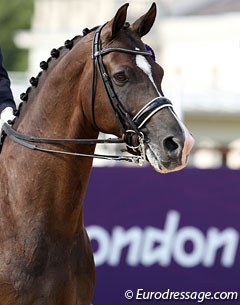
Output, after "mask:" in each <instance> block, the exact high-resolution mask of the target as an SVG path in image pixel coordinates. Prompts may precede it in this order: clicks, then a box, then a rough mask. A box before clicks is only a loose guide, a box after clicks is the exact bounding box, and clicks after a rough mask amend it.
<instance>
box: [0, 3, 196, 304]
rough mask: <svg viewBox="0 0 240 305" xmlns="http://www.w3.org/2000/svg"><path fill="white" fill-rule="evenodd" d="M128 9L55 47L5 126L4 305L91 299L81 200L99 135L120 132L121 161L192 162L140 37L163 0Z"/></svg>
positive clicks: (0, 175)
mask: <svg viewBox="0 0 240 305" xmlns="http://www.w3.org/2000/svg"><path fill="white" fill-rule="evenodd" d="M127 9H128V4H124V5H123V6H121V7H120V8H119V10H118V11H117V13H116V14H115V16H114V17H113V18H112V19H111V20H110V21H108V22H106V23H105V24H104V25H102V26H100V27H95V28H93V29H91V30H88V29H85V30H84V34H83V35H79V36H76V37H75V38H73V39H72V40H68V41H66V43H65V46H64V47H61V48H59V49H53V50H52V52H51V57H50V58H49V60H48V61H46V62H41V64H40V66H41V68H42V71H41V72H40V74H39V75H38V77H35V78H31V79H30V83H31V86H30V87H29V88H28V90H27V92H25V93H24V94H22V95H21V98H22V100H23V103H22V104H21V107H19V109H18V111H17V112H16V116H17V119H16V121H15V122H12V126H10V125H8V124H5V125H4V130H5V133H6V137H5V139H4V143H3V147H2V151H1V154H0V165H1V166H0V187H1V192H0V219H1V222H0V228H1V234H0V261H1V262H0V304H1V305H13V304H14V305H30V304H31V305H90V304H91V302H92V297H93V292H94V285H95V268H94V260H93V253H92V250H91V245H90V241H89V238H88V236H87V233H86V231H85V228H84V221H83V203H84V196H85V193H86V189H87V185H88V180H89V176H90V172H91V167H92V160H93V158H94V157H101V156H99V155H94V149H95V146H96V143H99V142H100V143H101V140H98V134H99V132H103V133H106V134H113V135H115V136H116V137H115V138H111V139H109V140H106V141H107V142H108V143H110V144H111V143H112V142H113V143H116V142H117V143H123V142H124V143H126V147H127V150H129V152H130V153H131V154H130V155H129V157H127V156H125V155H123V156H122V157H121V156H120V157H119V156H117V160H126V161H130V162H133V161H134V162H137V163H142V162H149V163H150V165H151V166H152V167H153V168H154V169H155V170H157V171H158V172H160V173H167V172H173V171H176V170H180V169H182V168H184V167H185V165H186V163H187V158H188V155H189V153H190V150H191V148H192V145H193V138H192V136H191V134H190V133H189V131H188V130H187V128H186V127H185V126H184V125H183V123H182V122H181V121H180V120H179V119H178V117H177V115H176V114H175V112H174V110H173V105H172V103H171V102H170V100H168V99H167V98H166V97H164V95H163V92H162V89H161V82H162V78H163V69H162V67H161V66H160V65H158V64H157V63H156V62H155V61H154V57H153V51H151V50H149V48H147V47H146V46H145V45H144V43H143V41H142V39H141V38H142V37H143V36H144V35H146V34H147V33H148V32H149V31H150V29H151V28H152V25H153V23H154V20H155V17H156V4H155V3H153V4H152V6H151V8H150V9H149V10H148V11H147V13H145V14H144V15H142V16H141V17H140V18H138V19H137V20H136V21H135V22H133V23H131V24H130V23H128V22H126V16H127ZM150 49H151V48H150ZM9 124H10V122H9ZM32 142H34V143H32ZM36 142H37V144H36ZM102 157H103V158H104V157H106V158H110V157H108V156H102Z"/></svg>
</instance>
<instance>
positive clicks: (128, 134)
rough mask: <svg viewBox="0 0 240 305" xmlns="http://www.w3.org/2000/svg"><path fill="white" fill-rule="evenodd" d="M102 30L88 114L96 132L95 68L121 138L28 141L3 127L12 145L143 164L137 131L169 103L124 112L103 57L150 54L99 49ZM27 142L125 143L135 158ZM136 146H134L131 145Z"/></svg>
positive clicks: (164, 100) (141, 137) (141, 139)
mask: <svg viewBox="0 0 240 305" xmlns="http://www.w3.org/2000/svg"><path fill="white" fill-rule="evenodd" d="M103 27H104V25H103V26H100V27H99V28H97V30H96V32H95V35H94V39H93V45H92V63H93V64H92V91H91V112H92V121H93V124H94V127H95V128H96V130H99V129H98V127H97V124H96V121H95V115H94V100H95V92H96V66H97V68H98V72H99V74H100V76H101V79H102V82H103V85H104V88H105V91H106V93H107V96H108V98H109V101H110V104H111V106H112V109H113V111H114V113H115V115H116V118H117V121H118V122H119V125H120V128H121V130H122V133H123V138H112V139H106V140H99V139H97V140H96V139H52V138H37V137H31V136H28V135H24V134H22V133H20V132H17V131H15V130H14V129H13V128H11V127H10V126H9V125H7V124H4V126H3V130H4V132H5V133H6V134H7V136H9V137H10V138H11V139H12V140H13V141H15V142H16V143H18V144H20V145H22V146H25V147H26V148H29V149H32V150H39V151H43V152H48V153H59V154H66V155H74V156H80V157H91V158H99V159H105V160H116V161H128V162H134V163H138V164H139V165H142V164H143V163H144V162H145V160H146V156H145V145H146V143H145V142H146V140H145V137H144V133H143V132H142V131H141V128H142V127H143V126H144V125H145V124H146V123H147V121H148V120H149V119H150V118H151V117H152V116H153V115H154V114H155V113H157V112H158V111H160V110H161V109H163V108H166V107H172V103H171V102H170V101H169V100H168V99H167V98H165V97H160V96H158V97H156V98H154V99H153V100H151V101H150V102H148V103H147V104H146V105H145V106H144V107H143V108H142V109H140V110H139V111H138V113H137V114H136V115H135V116H134V117H132V116H131V115H130V114H129V113H128V112H127V111H126V110H125V108H124V106H123V104H122V103H121V102H120V101H119V99H118V96H117V94H116V92H115V91H114V88H113V85H112V82H111V78H110V76H109V74H108V73H107V70H106V68H105V66H104V63H103V56H105V55H107V54H109V53H111V52H121V53H128V54H136V55H143V56H152V53H151V52H149V51H146V50H144V51H141V50H131V49H125V48H120V47H108V48H104V49H102V48H101V31H102V29H103ZM28 142H35V143H46V144H102V143H108V144H111V143H125V144H126V146H127V150H128V151H129V152H130V153H132V154H135V155H136V156H107V155H97V154H93V155H87V154H81V153H72V152H67V151H61V150H53V149H45V148H41V147H39V146H37V145H34V144H30V143H28ZM133 143H137V144H133Z"/></svg>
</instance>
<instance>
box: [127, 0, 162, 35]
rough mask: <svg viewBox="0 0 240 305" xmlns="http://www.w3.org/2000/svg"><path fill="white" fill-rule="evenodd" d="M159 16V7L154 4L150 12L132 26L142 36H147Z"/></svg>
mask: <svg viewBox="0 0 240 305" xmlns="http://www.w3.org/2000/svg"><path fill="white" fill-rule="evenodd" d="M156 15H157V7H156V3H155V2H154V3H153V4H152V6H151V7H150V9H149V11H148V12H147V13H146V14H145V15H143V16H142V17H140V18H139V19H137V20H136V21H135V22H134V23H133V24H132V25H131V28H132V29H133V30H134V31H135V32H136V33H137V34H138V35H139V36H140V37H142V36H144V35H146V34H147V33H148V32H149V31H150V30H151V27H152V26H153V23H154V21H155V18H156Z"/></svg>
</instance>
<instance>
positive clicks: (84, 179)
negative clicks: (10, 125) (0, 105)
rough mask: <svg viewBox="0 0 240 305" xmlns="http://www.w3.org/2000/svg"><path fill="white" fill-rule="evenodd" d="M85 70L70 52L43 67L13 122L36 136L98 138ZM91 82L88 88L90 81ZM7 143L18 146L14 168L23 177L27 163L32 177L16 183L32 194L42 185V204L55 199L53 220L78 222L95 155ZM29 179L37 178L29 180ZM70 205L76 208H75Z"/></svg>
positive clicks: (87, 148)
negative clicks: (89, 108)
mask: <svg viewBox="0 0 240 305" xmlns="http://www.w3.org/2000/svg"><path fill="white" fill-rule="evenodd" d="M73 54H74V53H73ZM83 70H84V65H83V64H80V65H76V61H74V60H72V58H71V55H70V52H69V53H68V54H66V55H65V56H64V57H63V58H61V59H59V63H58V64H56V65H55V66H53V67H49V70H47V71H46V72H43V75H42V76H41V78H40V79H39V85H38V86H37V88H33V89H32V90H31V92H30V94H29V99H28V101H27V103H26V104H25V107H23V110H22V113H21V114H20V117H19V119H18V121H17V122H16V126H14V127H16V129H17V130H18V131H20V132H23V133H25V134H28V135H33V136H37V137H52V138H97V136H98V133H97V132H96V131H94V129H93V128H92V126H91V123H90V120H89V119H88V114H87V113H86V109H87V106H86V105H84V102H86V103H89V102H90V101H89V92H85V91H86V90H85V87H86V80H84V77H83V75H82V72H83ZM83 86H84V88H83ZM88 87H89V89H90V80H89V86H88ZM87 97H88V98H87ZM7 144H8V146H9V145H14V149H12V150H14V151H15V152H14V153H15V154H17V158H16V159H15V158H13V161H12V162H11V165H10V166H11V168H12V171H19V172H20V173H19V177H20V176H21V175H22V173H21V171H23V166H24V165H25V167H27V168H25V170H27V179H28V180H26V181H25V180H24V179H23V180H22V181H17V187H18V188H19V189H21V187H23V188H24V191H25V193H26V192H29V194H30V195H29V196H30V197H36V193H39V191H40V190H41V189H42V190H44V192H43V193H41V203H37V204H43V205H45V204H46V203H45V202H49V201H51V206H52V207H53V211H54V213H55V214H56V215H55V218H54V219H58V220H59V222H62V223H64V221H71V224H72V229H73V226H74V224H76V223H77V222H78V223H79V218H81V214H82V204H83V200H84V196H85V192H86V188H87V183H88V179H89V176H90V171H91V166H92V159H90V158H79V157H72V156H62V155H54V154H47V153H44V152H43V153H42V152H35V151H29V150H27V149H26V148H24V147H21V146H20V145H17V144H15V143H13V142H9V140H8V143H7ZM40 145H41V144H39V146H40ZM44 147H46V145H45V146H44ZM47 147H48V148H53V149H56V148H58V149H60V150H61V149H65V150H68V151H69V150H70V151H76V152H81V153H87V154H92V153H93V152H94V149H95V146H94V145H90V146H89V145H80V147H79V146H78V147H77V146H69V145H68V146H66V147H64V146H60V148H59V147H56V146H50V145H47ZM16 149H17V150H18V151H17V152H16ZM6 150H8V154H12V155H13V152H11V148H10V149H6ZM10 172H11V171H10ZM13 176H14V175H12V177H11V175H10V179H12V180H14V178H13ZM15 176H16V175H15ZM36 177H37V178H36ZM31 180H32V181H34V183H32V184H31V183H29V182H28V181H31ZM43 185H44V186H43ZM34 193H35V195H34ZM20 196H24V194H21V195H20ZM44 196H45V197H46V198H45V197H44ZM24 200H25V202H26V199H23V200H22V201H23V202H24ZM30 200H31V199H30ZM19 201H21V200H18V202H19ZM24 204H25V203H24ZM63 206H64V207H65V209H64V207H63ZM20 208H21V207H19V209H20ZM71 208H72V209H73V210H74V213H72V212H71ZM63 211H64V212H63ZM76 211H79V213H80V214H79V213H76ZM79 215H80V216H79ZM72 217H73V219H72ZM66 218H67V219H66ZM56 221H57V220H56ZM80 222H81V221H80ZM70 227H71V226H69V230H71V228H70Z"/></svg>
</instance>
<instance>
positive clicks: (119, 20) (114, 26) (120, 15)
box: [109, 3, 129, 37]
mask: <svg viewBox="0 0 240 305" xmlns="http://www.w3.org/2000/svg"><path fill="white" fill-rule="evenodd" d="M128 6H129V3H126V4H124V5H123V6H121V7H120V8H119V9H118V11H117V13H116V15H115V16H114V18H113V19H112V20H111V21H110V22H109V27H110V28H111V37H114V36H116V34H117V33H118V32H119V31H120V30H121V28H122V27H123V26H124V23H125V21H126V18H127V9H128Z"/></svg>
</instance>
